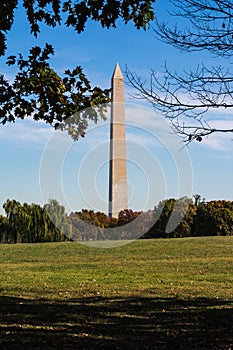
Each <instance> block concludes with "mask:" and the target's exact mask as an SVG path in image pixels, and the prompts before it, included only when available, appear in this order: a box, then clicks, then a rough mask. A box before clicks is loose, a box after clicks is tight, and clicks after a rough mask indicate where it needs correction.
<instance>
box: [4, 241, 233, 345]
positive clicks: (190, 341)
mask: <svg viewBox="0 0 233 350" xmlns="http://www.w3.org/2000/svg"><path fill="white" fill-rule="evenodd" d="M232 253H233V237H208V238H207V237H205V238H188V239H161V240H139V241H135V242H133V243H130V244H127V245H124V246H121V247H116V248H111V249H101V248H93V247H88V246H86V245H82V244H77V243H46V244H21V245H20V244H18V245H0V265H1V266H0V271H1V272H0V291H1V297H0V330H1V333H0V334H1V335H0V347H1V348H4V349H18V350H19V349H55V348H56V349H67V348H68V349H69V348H70V349H134V350H136V349H142V350H144V349H228V350H229V349H233V334H232V330H233V254H232Z"/></svg>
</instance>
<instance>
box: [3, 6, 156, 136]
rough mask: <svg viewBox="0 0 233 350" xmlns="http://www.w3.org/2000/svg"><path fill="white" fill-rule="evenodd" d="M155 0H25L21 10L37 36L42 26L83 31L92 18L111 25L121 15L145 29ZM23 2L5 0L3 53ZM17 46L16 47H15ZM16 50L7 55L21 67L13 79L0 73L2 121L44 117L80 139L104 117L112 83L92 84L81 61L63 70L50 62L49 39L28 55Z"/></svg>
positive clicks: (7, 62) (123, 19)
mask: <svg viewBox="0 0 233 350" xmlns="http://www.w3.org/2000/svg"><path fill="white" fill-rule="evenodd" d="M153 3H154V0H121V1H118V0H98V1H97V0H88V1H87V0H83V1H79V0H68V1H65V0H62V1H60V0H23V1H22V5H21V11H25V14H26V18H27V21H28V24H29V26H30V31H31V34H32V35H33V36H35V37H37V36H38V35H39V33H40V29H41V27H43V26H47V27H52V28H54V27H57V26H61V25H63V26H64V27H71V28H72V29H73V30H74V31H75V32H76V33H78V34H79V33H81V32H83V31H84V30H85V27H86V24H87V22H88V21H95V22H99V23H100V24H101V26H102V27H104V28H110V27H116V26H117V22H118V20H121V21H123V22H124V24H127V23H128V22H133V24H134V26H135V27H136V28H137V29H141V28H142V29H144V30H146V29H147V27H148V26H149V25H150V22H151V21H152V20H153V19H154V18H155V15H154V9H153V7H152V6H153ZM19 6H20V5H19V1H18V0H11V1H2V2H1V4H0V56H5V55H6V54H7V51H6V50H7V44H8V42H7V35H8V33H9V31H11V30H12V27H13V25H14V22H15V17H17V14H18V13H17V9H18V8H19ZM8 46H10V45H8ZM18 50H19V48H15V52H18ZM15 52H12V53H11V55H10V56H9V57H8V58H7V60H6V64H7V65H9V66H12V65H14V66H16V67H17V71H18V72H17V73H16V75H15V77H14V78H13V81H11V82H10V81H9V80H8V79H7V77H6V76H4V75H3V74H0V124H5V123H6V122H14V121H15V120H16V119H17V118H20V119H24V118H26V117H28V116H32V117H33V119H34V120H35V121H37V120H43V121H45V122H47V123H49V124H50V125H52V126H53V127H54V128H55V129H58V128H59V129H61V130H66V131H67V132H68V133H69V134H70V135H71V136H72V138H73V139H74V140H77V139H78V138H79V137H80V136H82V137H83V136H84V135H85V130H86V128H87V127H88V123H89V121H94V122H97V121H98V120H99V119H103V118H105V116H104V112H103V111H102V110H101V109H100V108H98V106H99V105H101V104H106V103H108V102H109V100H110V99H109V92H110V89H101V88H100V87H98V86H91V83H90V81H89V79H88V78H87V77H86V75H85V74H84V72H83V69H82V67H81V66H80V65H78V66H77V67H75V68H73V69H66V70H65V72H64V74H61V75H59V74H58V73H57V72H56V71H55V70H54V69H53V68H52V67H51V65H50V63H49V59H50V56H51V55H54V49H53V46H52V45H51V44H50V43H45V44H44V47H40V46H34V47H32V48H30V49H29V55H28V57H24V56H23V55H22V54H21V53H19V54H17V56H16V55H15ZM90 107H91V108H90ZM81 111H82V112H81ZM71 116H72V120H70V117H71Z"/></svg>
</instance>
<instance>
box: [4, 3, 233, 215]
mask: <svg viewBox="0 0 233 350" xmlns="http://www.w3.org/2000/svg"><path fill="white" fill-rule="evenodd" d="M155 9H156V14H157V17H159V18H161V19H165V20H167V21H168V20H169V16H168V15H167V14H166V10H168V9H169V2H168V0H166V1H162V0H158V1H157V2H156V5H155ZM29 32H30V30H29V27H28V25H27V22H26V20H25V15H24V13H23V12H22V9H21V8H19V9H18V11H17V13H16V22H15V25H14V28H13V30H12V31H11V32H10V33H9V35H8V51H7V54H9V55H11V54H15V53H16V52H22V53H24V54H26V53H27V52H28V50H29V48H30V47H31V46H32V45H37V44H38V45H43V44H44V43H45V42H48V43H51V44H52V45H53V46H54V48H55V52H56V54H55V56H54V57H53V58H52V60H51V62H52V64H53V67H54V68H55V69H56V70H57V71H58V72H60V73H61V72H63V71H64V70H65V69H66V68H73V67H75V66H76V65H79V64H80V65H82V66H83V69H84V72H85V73H86V75H87V77H88V78H89V79H90V80H91V82H92V83H93V84H97V85H99V86H101V87H103V88H107V87H109V86H110V81H111V76H112V73H113V70H114V67H115V64H116V62H119V64H120V66H121V69H122V71H123V72H124V69H125V66H126V65H127V66H128V67H129V68H130V69H131V70H132V71H135V72H137V74H138V75H141V76H142V77H144V78H148V77H149V73H150V70H151V69H156V70H157V71H158V72H161V73H162V71H163V68H162V66H163V64H164V62H165V61H166V62H167V65H168V66H169V68H171V69H177V70H182V69H190V68H195V67H196V66H197V64H199V63H202V62H205V64H206V65H214V64H216V63H217V64H219V63H221V62H219V60H218V59H216V58H214V57H212V56H211V55H208V54H206V53H204V52H202V53H200V52H199V53H192V54H184V53H180V52H178V51H177V50H175V49H174V48H171V47H169V46H167V45H165V44H163V43H161V42H159V41H157V40H156V39H155V37H154V32H153V30H152V28H151V29H150V30H149V31H147V32H145V31H138V30H136V29H134V27H133V25H131V24H129V25H127V26H125V25H123V24H122V23H120V22H119V26H118V28H117V29H110V30H107V29H102V28H101V26H100V25H99V24H98V23H91V22H89V23H88V25H87V27H86V30H85V32H84V33H82V34H80V35H77V34H75V33H74V32H73V31H72V29H67V28H64V27H60V28H59V27H58V28H56V29H49V28H46V27H43V28H42V31H41V34H40V35H39V37H38V39H35V38H33V37H32V36H31V35H30V34H29ZM216 60H217V62H216ZM0 70H1V73H4V74H6V75H7V77H8V79H9V80H10V79H12V77H13V75H14V70H13V68H12V67H11V68H9V67H7V66H6V65H4V60H3V59H1V60H0ZM130 92H131V89H130V88H129V87H128V86H125V98H126V124H127V140H128V143H127V158H128V180H129V194H130V195H129V197H130V204H129V206H130V207H132V208H133V209H135V210H140V209H149V208H153V206H154V205H156V204H157V203H158V201H159V200H161V199H164V198H170V197H176V198H177V197H181V196H185V195H187V196H188V197H190V196H192V194H195V193H198V194H201V196H203V197H205V198H206V199H207V200H211V199H229V200H233V191H232V174H233V161H232V160H233V159H232V158H233V155H232V141H231V139H230V136H229V135H213V136H212V137H209V138H208V139H206V140H204V141H203V142H202V143H192V144H190V145H189V147H188V148H187V147H183V145H182V143H181V140H180V139H179V138H178V137H177V136H176V135H174V134H173V132H172V130H171V129H170V127H169V123H168V122H167V121H165V120H163V119H162V118H161V117H160V116H159V115H157V113H156V112H155V111H153V110H152V109H151V107H150V106H148V105H146V104H142V103H141V102H140V103H139V101H134V100H132V99H130V97H129V93H130ZM229 116H230V114H229V113H228V111H224V113H223V112H222V111H218V110H216V111H215V113H214V114H212V115H211V116H210V118H211V119H212V120H215V121H214V122H215V123H216V125H221V126H223V125H226V124H228V125H232V121H231V120H230V117H229ZM231 119H232V118H231ZM108 139H109V118H108V119H107V121H106V122H102V123H100V124H98V125H97V126H94V125H91V126H90V128H89V130H88V132H87V135H86V137H85V138H84V139H81V140H80V141H78V142H76V143H73V142H72V141H71V140H70V139H69V138H68V137H67V136H65V135H64V134H62V135H60V134H59V133H54V131H53V129H52V128H50V127H49V126H47V125H45V124H44V123H42V122H33V121H32V120H30V119H29V120H27V121H17V122H16V123H15V124H9V125H6V126H0V143H1V144H0V146H1V147H0V155H1V160H2V168H1V190H0V206H2V204H3V203H4V202H5V201H6V199H7V198H11V199H16V200H19V201H20V202H28V203H32V202H34V203H39V204H43V203H44V202H46V201H47V200H48V198H57V199H58V200H59V201H60V202H62V204H64V205H65V206H66V208H67V211H70V210H80V209H82V208H93V209H95V210H102V211H105V212H107V193H108V152H109V144H108ZM96 160H97V161H96ZM143 161H144V162H143ZM0 210H1V209H0Z"/></svg>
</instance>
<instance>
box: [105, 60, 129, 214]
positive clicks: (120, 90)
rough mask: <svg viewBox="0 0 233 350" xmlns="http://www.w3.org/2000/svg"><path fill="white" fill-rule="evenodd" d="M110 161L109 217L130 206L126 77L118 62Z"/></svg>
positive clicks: (114, 83) (113, 101)
mask: <svg viewBox="0 0 233 350" xmlns="http://www.w3.org/2000/svg"><path fill="white" fill-rule="evenodd" d="M111 101H112V103H111V124H110V162H109V208H108V214H109V217H117V216H118V214H119V212H120V211H121V210H124V209H126V208H127V207H128V191H127V168H126V140H125V105H124V77H123V74H122V72H121V70H120V67H119V65H118V64H117V65H116V67H115V70H114V73H113V76H112V98H111Z"/></svg>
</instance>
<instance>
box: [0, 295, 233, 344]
mask: <svg viewBox="0 0 233 350" xmlns="http://www.w3.org/2000/svg"><path fill="white" fill-rule="evenodd" d="M0 325H1V327H0V332H1V333H0V348H1V349H17V350H21V349H22V350H39V349H40V350H41V349H57V350H60V349H74V350H76V349H77V350H79V349H82V350H86V349H88V350H92V349H93V350H97V349H111V350H112V349H113V350H114V349H120V350H126V349H127V350H131V349H133V350H138V349H140V350H147V349H159V350H160V349H198V350H200V349H211V350H212V349H226V350H230V349H233V306H232V304H231V303H230V302H226V301H221V300H217V299H190V300H182V299H176V298H166V299H159V298H152V297H151V298H150V297H147V298H139V297H135V298H124V297H122V298H121V297H116V298H104V297H96V298H94V297H93V298H80V299H75V300H74V299H72V300H65V301H52V300H28V299H21V298H13V297H0Z"/></svg>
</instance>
